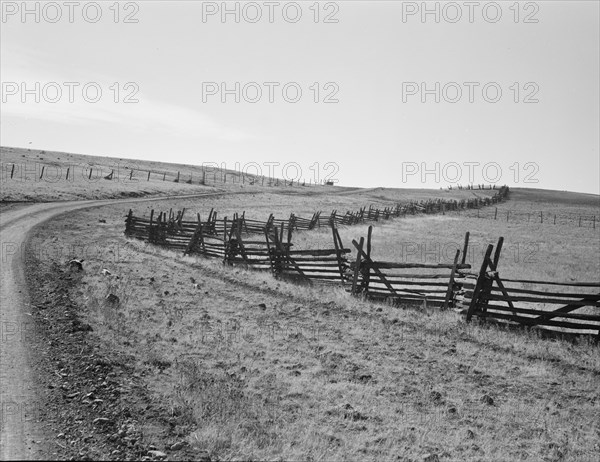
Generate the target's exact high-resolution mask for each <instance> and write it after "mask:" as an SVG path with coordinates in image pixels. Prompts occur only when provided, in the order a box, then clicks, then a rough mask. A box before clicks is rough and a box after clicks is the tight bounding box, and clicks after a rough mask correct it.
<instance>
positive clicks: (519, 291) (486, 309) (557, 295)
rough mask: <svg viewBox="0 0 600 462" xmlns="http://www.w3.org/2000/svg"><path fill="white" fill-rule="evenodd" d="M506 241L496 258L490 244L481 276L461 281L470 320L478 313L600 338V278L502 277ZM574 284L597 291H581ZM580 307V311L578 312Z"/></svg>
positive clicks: (513, 321) (498, 246)
mask: <svg viewBox="0 0 600 462" xmlns="http://www.w3.org/2000/svg"><path fill="white" fill-rule="evenodd" d="M503 242H504V239H503V238H502V237H501V238H500V239H499V240H498V244H497V245H496V251H495V252H494V257H493V258H492V257H491V255H492V252H493V250H494V246H493V245H491V244H490V245H489V246H488V248H487V250H486V253H485V256H484V258H483V263H482V265H481V269H480V270H479V274H478V277H477V278H476V279H474V278H473V277H472V276H471V277H470V279H465V280H464V281H463V282H462V283H461V284H460V285H461V286H462V291H461V292H460V296H461V298H462V301H461V303H462V311H463V312H466V319H467V321H471V319H472V318H473V316H477V317H479V318H481V319H484V320H487V319H493V320H497V321H500V322H505V323H509V324H518V325H522V326H527V327H533V326H537V327H542V328H548V327H549V328H551V329H556V328H561V329H562V331H563V332H570V333H591V334H596V338H597V339H600V309H599V308H600V282H559V281H541V280H538V281H536V280H519V279H502V278H501V277H500V275H499V272H498V270H497V268H498V261H499V258H500V252H501V250H502V245H503ZM531 286H534V288H531ZM574 287H579V288H581V290H587V291H589V292H595V293H589V292H587V293H585V292H577V291H575V290H574V289H573V288H574ZM561 289H562V290H561ZM556 305H558V308H557V307H556ZM576 310H579V312H578V313H574V311H576Z"/></svg>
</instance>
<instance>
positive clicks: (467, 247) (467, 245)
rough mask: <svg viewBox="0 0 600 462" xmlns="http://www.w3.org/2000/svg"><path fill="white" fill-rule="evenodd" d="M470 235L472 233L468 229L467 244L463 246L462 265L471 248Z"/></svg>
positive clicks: (466, 234)
mask: <svg viewBox="0 0 600 462" xmlns="http://www.w3.org/2000/svg"><path fill="white" fill-rule="evenodd" d="M469 236H470V233H469V231H467V232H466V233H465V245H464V246H463V253H462V260H461V262H460V263H461V264H462V265H464V264H465V262H466V260H467V250H468V249H469Z"/></svg>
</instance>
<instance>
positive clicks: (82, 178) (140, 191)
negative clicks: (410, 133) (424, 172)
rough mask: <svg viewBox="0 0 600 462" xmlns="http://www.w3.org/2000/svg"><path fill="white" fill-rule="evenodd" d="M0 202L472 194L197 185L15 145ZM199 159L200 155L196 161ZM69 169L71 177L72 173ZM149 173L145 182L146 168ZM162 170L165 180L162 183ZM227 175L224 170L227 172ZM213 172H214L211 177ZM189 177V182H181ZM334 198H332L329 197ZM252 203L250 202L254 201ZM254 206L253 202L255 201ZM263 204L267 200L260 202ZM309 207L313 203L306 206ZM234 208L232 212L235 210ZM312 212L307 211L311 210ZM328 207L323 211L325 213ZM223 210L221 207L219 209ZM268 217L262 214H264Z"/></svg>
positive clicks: (173, 169) (107, 161)
mask: <svg viewBox="0 0 600 462" xmlns="http://www.w3.org/2000/svg"><path fill="white" fill-rule="evenodd" d="M0 162H1V167H2V169H1V172H0V173H1V174H0V185H1V193H0V202H6V201H54V200H75V199H104V198H122V197H136V196H149V195H162V196H164V195H187V194H198V193H203V192H210V191H215V190H222V191H228V192H241V191H244V192H246V191H253V192H257V193H259V192H266V191H271V192H273V191H277V192H278V193H288V194H296V193H301V194H302V195H306V194H308V195H313V194H317V195H322V194H331V193H333V194H335V195H338V194H339V195H342V196H343V195H344V194H351V195H353V196H357V197H359V198H360V201H358V202H359V203H360V204H362V203H363V202H367V203H369V202H377V203H385V204H386V205H391V204H392V203H396V202H398V201H408V200H412V199H418V200H421V199H429V198H432V197H433V198H437V197H445V198H465V197H472V193H467V192H460V191H450V192H449V191H439V192H438V191H437V190H426V189H413V190H410V189H407V190H398V189H383V188H375V189H369V190H360V189H359V188H346V187H331V186H315V185H310V186H298V185H297V184H295V185H294V186H293V187H290V186H284V185H283V183H280V184H279V186H268V179H267V180H266V181H265V182H264V185H263V184H262V179H261V181H258V180H257V181H256V182H255V184H254V185H250V184H249V183H248V182H247V181H246V182H243V183H242V184H240V181H241V180H240V178H239V177H235V178H234V179H232V177H231V175H230V176H228V179H227V182H223V180H222V177H221V172H216V173H215V172H214V171H213V172H210V171H207V173H206V176H205V182H206V184H205V185H201V184H199V183H200V180H201V179H202V178H203V176H202V172H203V169H202V167H201V166H198V165H181V164H171V163H167V162H151V161H139V160H132V159H116V158H110V157H97V156H86V155H81V154H71V153H64V152H52V151H39V150H29V149H21V148H10V147H0ZM198 162H199V163H201V162H202V160H201V159H199V161H198ZM13 164H15V165H16V166H17V168H16V170H15V174H14V177H13V179H11V178H10V174H11V170H12V166H13ZM43 166H45V172H44V175H45V176H44V178H43V179H42V180H40V175H41V172H42V167H43ZM89 167H91V168H92V179H89V178H88V176H87V175H88V173H89V170H88V168H89ZM67 168H70V169H71V170H70V176H69V178H70V180H69V181H66V179H65V178H66V174H67ZM130 168H133V169H135V170H136V173H135V175H134V177H133V179H132V180H131V181H130V180H129V172H130ZM113 169H114V170H115V172H117V173H115V175H114V177H113V180H106V179H104V176H106V175H108V174H109V173H110V172H111V170H113ZM73 171H75V176H74V177H73ZM148 171H152V172H153V173H152V174H151V175H150V180H149V181H148V176H147V172H148ZM178 171H180V172H181V177H180V182H179V183H175V182H174V180H175V179H176V178H177V172H178ZM163 172H165V173H166V179H165V181H163ZM227 172H229V173H231V172H230V171H227ZM214 175H216V180H215V177H214ZM190 176H191V178H192V184H187V183H186V181H187V180H189V179H190ZM494 192H495V191H482V192H481V193H482V194H488V195H489V194H493V193H494ZM294 197H295V196H292V198H291V199H289V200H285V199H284V201H283V202H284V203H285V207H286V209H285V210H286V213H288V214H289V208H290V206H291V204H295V205H296V206H297V205H298V204H299V203H300V202H301V201H298V200H297V199H295V198H294ZM334 202H335V201H334ZM347 203H348V204H349V207H350V208H351V209H352V210H354V208H355V207H354V206H355V205H356V201H355V202H354V204H352V203H351V201H350V200H349V201H347ZM254 204H255V203H254ZM255 205H256V204H255ZM265 205H267V206H269V205H268V204H265ZM311 207H313V205H311ZM235 211H236V212H237V211H238V210H235ZM313 211H314V210H313V209H312V208H311V209H310V210H309V211H307V212H310V213H311V214H312V212H313ZM329 211H330V210H328V212H329ZM222 212H225V210H222ZM267 215H268V213H267Z"/></svg>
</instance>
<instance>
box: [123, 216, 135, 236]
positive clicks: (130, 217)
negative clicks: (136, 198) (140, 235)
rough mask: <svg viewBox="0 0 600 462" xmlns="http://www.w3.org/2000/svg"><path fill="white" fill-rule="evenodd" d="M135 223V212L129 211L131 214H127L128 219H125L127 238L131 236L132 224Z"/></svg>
mask: <svg viewBox="0 0 600 462" xmlns="http://www.w3.org/2000/svg"><path fill="white" fill-rule="evenodd" d="M132 221H133V210H131V209H129V213H128V214H127V218H125V236H129V235H130V234H131V226H132V224H131V222H132Z"/></svg>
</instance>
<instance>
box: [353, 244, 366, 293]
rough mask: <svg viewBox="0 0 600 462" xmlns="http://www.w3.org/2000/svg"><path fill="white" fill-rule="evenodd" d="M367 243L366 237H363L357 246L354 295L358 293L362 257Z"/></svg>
mask: <svg viewBox="0 0 600 462" xmlns="http://www.w3.org/2000/svg"><path fill="white" fill-rule="evenodd" d="M364 243H365V238H364V237H361V238H360V242H359V244H358V246H357V249H358V252H357V254H356V261H355V262H354V277H353V278H352V295H357V283H358V273H359V272H360V262H361V259H362V249H363V245H364Z"/></svg>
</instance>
